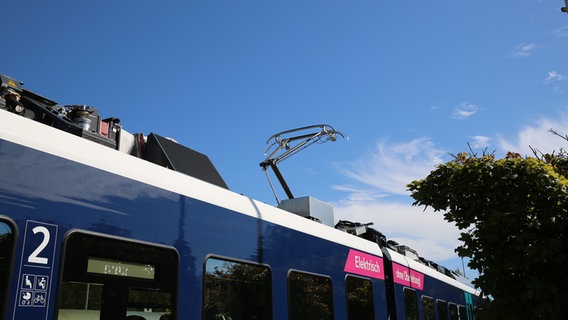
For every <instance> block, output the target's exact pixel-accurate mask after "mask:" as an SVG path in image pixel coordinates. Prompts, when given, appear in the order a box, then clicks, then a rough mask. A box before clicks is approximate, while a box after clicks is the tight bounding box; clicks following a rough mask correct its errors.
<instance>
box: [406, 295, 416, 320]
mask: <svg viewBox="0 0 568 320" xmlns="http://www.w3.org/2000/svg"><path fill="white" fill-rule="evenodd" d="M404 310H405V312H406V319H407V320H418V298H417V297H416V290H413V289H410V288H404Z"/></svg>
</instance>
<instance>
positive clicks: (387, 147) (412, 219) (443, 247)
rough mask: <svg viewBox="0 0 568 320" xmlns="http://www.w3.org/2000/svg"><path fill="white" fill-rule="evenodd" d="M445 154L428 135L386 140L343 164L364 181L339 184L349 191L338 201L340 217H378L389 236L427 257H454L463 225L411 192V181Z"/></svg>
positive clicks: (376, 224)
mask: <svg viewBox="0 0 568 320" xmlns="http://www.w3.org/2000/svg"><path fill="white" fill-rule="evenodd" d="M445 154H447V153H446V152H445V151H443V150H440V149H439V148H437V147H436V146H435V145H434V143H433V142H432V140H431V139H429V138H418V139H414V140H411V141H407V142H402V143H398V144H392V143H387V142H385V141H381V142H379V143H377V146H376V148H375V149H374V150H372V152H371V153H370V154H368V155H367V156H366V157H364V158H363V159H361V160H356V161H354V162H353V163H344V164H342V165H343V167H344V168H343V173H344V174H345V175H346V176H348V177H351V178H353V180H354V183H355V184H359V186H354V185H343V186H335V189H337V190H342V191H345V192H347V193H348V195H347V196H346V197H345V198H344V199H343V200H341V201H339V202H338V203H336V204H335V205H334V207H335V218H336V220H350V221H357V222H364V223H368V222H373V223H374V226H373V227H374V228H376V229H377V230H379V231H381V232H383V233H384V234H385V235H386V236H387V237H388V238H389V239H392V240H395V241H397V242H399V243H403V244H406V245H409V246H411V247H412V248H414V249H416V250H417V251H418V252H419V254H420V255H422V256H424V257H426V258H428V259H431V260H434V261H438V262H440V261H444V260H450V259H454V260H455V259H456V254H455V253H454V248H456V247H457V245H458V244H459V241H458V240H457V239H458V237H459V231H458V229H457V228H456V227H455V226H454V225H452V224H449V223H447V222H446V221H445V220H444V219H443V217H442V214H441V213H434V212H433V211H432V210H431V209H426V210H424V208H423V207H414V206H412V204H411V203H412V199H411V198H410V196H409V194H408V192H407V191H406V184H408V183H409V182H411V181H412V180H416V179H421V178H424V177H425V176H427V175H428V173H429V172H430V171H432V170H433V169H434V168H435V166H436V165H437V164H440V163H442V162H444V160H443V159H442V156H443V155H445ZM388 195H391V196H392V195H404V196H406V197H389V196H388Z"/></svg>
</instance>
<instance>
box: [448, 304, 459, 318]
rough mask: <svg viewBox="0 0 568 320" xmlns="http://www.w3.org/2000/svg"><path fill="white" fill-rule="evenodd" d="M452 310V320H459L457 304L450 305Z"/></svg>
mask: <svg viewBox="0 0 568 320" xmlns="http://www.w3.org/2000/svg"><path fill="white" fill-rule="evenodd" d="M448 306H449V309H450V320H459V317H458V306H457V305H456V304H455V303H448Z"/></svg>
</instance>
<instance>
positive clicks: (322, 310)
mask: <svg viewBox="0 0 568 320" xmlns="http://www.w3.org/2000/svg"><path fill="white" fill-rule="evenodd" d="M288 301H289V304H288V308H289V316H288V319H290V320H333V292H332V286H331V279H330V278H329V277H324V276H320V275H314V274H308V273H303V272H298V271H290V272H289V273H288Z"/></svg>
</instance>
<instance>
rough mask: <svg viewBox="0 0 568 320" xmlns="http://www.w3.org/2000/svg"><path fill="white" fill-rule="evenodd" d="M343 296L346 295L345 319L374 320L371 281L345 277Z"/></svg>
mask: <svg viewBox="0 0 568 320" xmlns="http://www.w3.org/2000/svg"><path fill="white" fill-rule="evenodd" d="M345 294H346V295H347V319H349V320H367V319H371V320H372V319H375V311H374V308H373V286H372V283H371V280H369V279H363V278H359V277H353V276H347V278H346V279H345Z"/></svg>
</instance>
